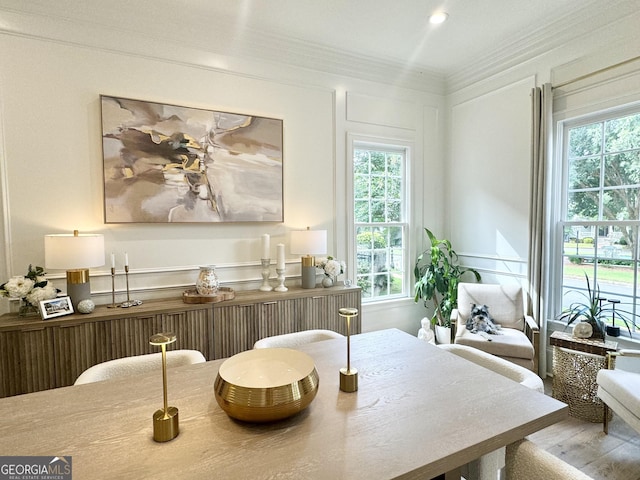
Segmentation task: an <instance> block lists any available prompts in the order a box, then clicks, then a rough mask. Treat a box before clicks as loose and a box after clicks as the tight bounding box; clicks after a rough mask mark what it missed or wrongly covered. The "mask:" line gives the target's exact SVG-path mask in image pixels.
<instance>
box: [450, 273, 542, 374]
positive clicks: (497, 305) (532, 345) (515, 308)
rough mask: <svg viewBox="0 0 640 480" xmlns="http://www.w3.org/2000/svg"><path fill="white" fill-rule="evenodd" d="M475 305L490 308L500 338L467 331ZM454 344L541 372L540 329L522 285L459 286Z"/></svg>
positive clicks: (454, 317) (473, 284) (474, 284)
mask: <svg viewBox="0 0 640 480" xmlns="http://www.w3.org/2000/svg"><path fill="white" fill-rule="evenodd" d="M473 304H476V305H486V306H488V307H489V313H490V314H491V316H492V317H493V319H494V321H495V323H497V324H499V325H500V326H501V329H500V335H486V336H483V335H480V334H477V333H471V331H470V330H468V329H467V328H466V324H467V319H469V317H470V316H471V309H472V306H473ZM451 323H452V326H454V328H455V336H454V343H456V344H460V345H467V346H469V347H474V348H477V349H478V350H482V351H484V352H487V353H491V354H493V355H496V356H498V357H502V358H504V359H506V360H509V361H510V362H513V363H515V364H517V365H521V366H523V367H525V368H528V369H529V370H531V371H532V372H534V373H537V372H538V358H539V352H538V349H539V334H540V329H539V327H538V324H537V323H536V322H535V320H534V319H533V317H532V316H531V314H530V312H529V301H528V296H527V295H526V294H525V292H524V290H523V289H522V287H520V286H519V285H494V284H482V283H460V284H458V308H457V309H455V310H454V311H453V312H452V313H451Z"/></svg>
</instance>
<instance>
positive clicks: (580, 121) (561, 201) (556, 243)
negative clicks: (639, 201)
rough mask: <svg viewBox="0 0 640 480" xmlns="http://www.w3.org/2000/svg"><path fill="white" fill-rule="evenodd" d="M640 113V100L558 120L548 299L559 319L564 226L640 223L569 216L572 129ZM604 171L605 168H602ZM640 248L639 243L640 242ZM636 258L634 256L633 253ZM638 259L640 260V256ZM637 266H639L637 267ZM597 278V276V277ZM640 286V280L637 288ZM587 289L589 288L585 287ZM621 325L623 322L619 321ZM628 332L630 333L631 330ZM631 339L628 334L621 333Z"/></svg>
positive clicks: (639, 334)
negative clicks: (578, 218) (568, 186)
mask: <svg viewBox="0 0 640 480" xmlns="http://www.w3.org/2000/svg"><path fill="white" fill-rule="evenodd" d="M633 114H640V103H632V104H627V105H623V106H616V107H612V108H604V109H601V110H599V111H594V112H591V113H585V114H581V115H579V116H575V117H569V118H563V119H557V122H556V124H555V134H556V141H555V146H556V149H555V151H556V152H557V153H556V154H555V155H554V158H555V162H554V163H555V165H554V166H553V168H552V169H551V172H550V173H551V175H552V178H556V179H557V180H556V181H554V182H552V183H553V184H552V192H551V196H550V198H551V205H550V209H549V214H550V216H551V219H552V221H551V225H552V233H551V235H552V241H551V249H550V252H549V255H550V262H549V263H550V264H551V265H553V267H552V268H550V269H549V282H550V284H549V287H550V288H549V299H548V300H549V301H548V318H550V319H555V318H556V317H557V316H558V314H559V313H560V312H561V310H562V304H563V286H564V282H563V280H564V279H563V268H562V260H563V246H564V227H565V226H571V225H574V224H580V225H582V224H589V225H593V226H595V227H596V229H597V228H598V227H600V226H609V225H621V224H627V225H629V224H631V225H634V224H635V225H640V220H632V221H626V222H619V221H616V220H590V221H584V222H576V221H570V220H566V214H567V212H566V208H567V197H568V188H567V182H568V176H569V162H568V157H567V155H566V152H567V149H568V145H567V144H568V141H569V139H568V137H569V135H568V132H569V130H570V129H572V128H576V127H580V126H583V125H589V124H592V123H597V122H604V121H606V120H610V119H614V118H619V117H624V116H627V115H633ZM601 173H602V172H601ZM636 248H638V246H636ZM632 259H633V257H632ZM637 261H640V257H639V258H638V260H637ZM636 270H637V268H636ZM596 281H597V278H596ZM638 290H640V282H639V286H638V288H636V291H638ZM585 291H586V288H585ZM635 298H636V300H635V301H636V304H638V303H639V302H640V293H636V296H635ZM618 325H619V326H620V324H618ZM627 335H628V334H627ZM621 338H624V339H626V340H629V338H628V336H625V337H621ZM639 338H640V332H639V331H636V332H635V334H634V335H633V337H632V340H638V339H639Z"/></svg>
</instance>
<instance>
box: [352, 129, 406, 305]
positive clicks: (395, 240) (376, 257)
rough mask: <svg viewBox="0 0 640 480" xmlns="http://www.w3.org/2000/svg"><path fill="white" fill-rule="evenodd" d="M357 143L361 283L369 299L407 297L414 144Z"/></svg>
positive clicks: (358, 279)
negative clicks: (411, 148) (409, 184)
mask: <svg viewBox="0 0 640 480" xmlns="http://www.w3.org/2000/svg"><path fill="white" fill-rule="evenodd" d="M351 147H352V148H351V152H352V167H353V170H352V175H353V176H352V178H353V220H354V236H355V253H356V272H355V273H356V283H357V285H358V286H359V287H361V288H362V299H363V302H367V301H375V300H386V299H391V298H395V297H406V296H407V288H408V281H409V279H408V273H407V272H408V271H409V269H408V267H407V246H408V245H407V232H408V222H407V210H408V208H407V204H408V201H407V199H408V198H409V197H408V189H407V181H406V176H407V173H406V172H407V171H408V168H407V167H408V161H409V147H408V146H404V145H388V144H378V143H371V142H362V141H354V142H353V144H352V146H351Z"/></svg>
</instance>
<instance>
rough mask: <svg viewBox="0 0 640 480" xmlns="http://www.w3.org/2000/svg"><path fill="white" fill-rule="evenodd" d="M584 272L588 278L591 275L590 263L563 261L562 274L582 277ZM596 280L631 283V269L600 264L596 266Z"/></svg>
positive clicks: (591, 266) (591, 267)
mask: <svg viewBox="0 0 640 480" xmlns="http://www.w3.org/2000/svg"><path fill="white" fill-rule="evenodd" d="M585 272H586V273H587V275H589V278H591V277H592V275H593V265H591V264H588V263H586V264H582V265H578V264H575V263H568V262H567V263H565V264H564V276H565V278H566V277H572V278H584V274H585ZM598 282H611V283H622V284H627V285H632V284H633V269H631V268H630V267H620V266H612V267H609V266H605V265H600V266H599V267H598Z"/></svg>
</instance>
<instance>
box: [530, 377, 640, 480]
mask: <svg viewBox="0 0 640 480" xmlns="http://www.w3.org/2000/svg"><path fill="white" fill-rule="evenodd" d="M548 380H549V379H547V380H545V390H547V392H548V393H550V386H551V383H550V381H548ZM528 438H529V440H531V441H533V442H534V443H536V444H537V445H538V446H540V447H541V448H544V449H545V450H547V451H548V452H550V453H552V454H553V455H555V456H556V457H559V458H561V459H562V460H564V461H565V462H567V463H569V464H571V465H573V466H574V467H576V468H578V469H579V470H581V471H582V472H584V473H586V474H587V475H589V476H590V477H592V478H593V479H594V480H640V434H638V432H636V431H635V430H633V429H632V428H631V427H629V426H628V425H627V424H626V423H624V422H623V421H622V420H620V418H619V417H617V416H616V415H615V414H614V416H613V420H612V421H611V422H610V423H609V435H605V434H604V432H603V431H602V424H601V423H589V422H584V421H582V420H578V419H575V418H573V417H569V418H568V419H567V420H565V421H564V422H560V423H557V424H555V425H552V426H550V427H548V428H546V429H544V430H541V431H539V432H537V433H535V434H533V435H531V436H529V437H528ZM545 480H546V479H545ZM549 480H551V479H549ZM559 480H560V479H559Z"/></svg>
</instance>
